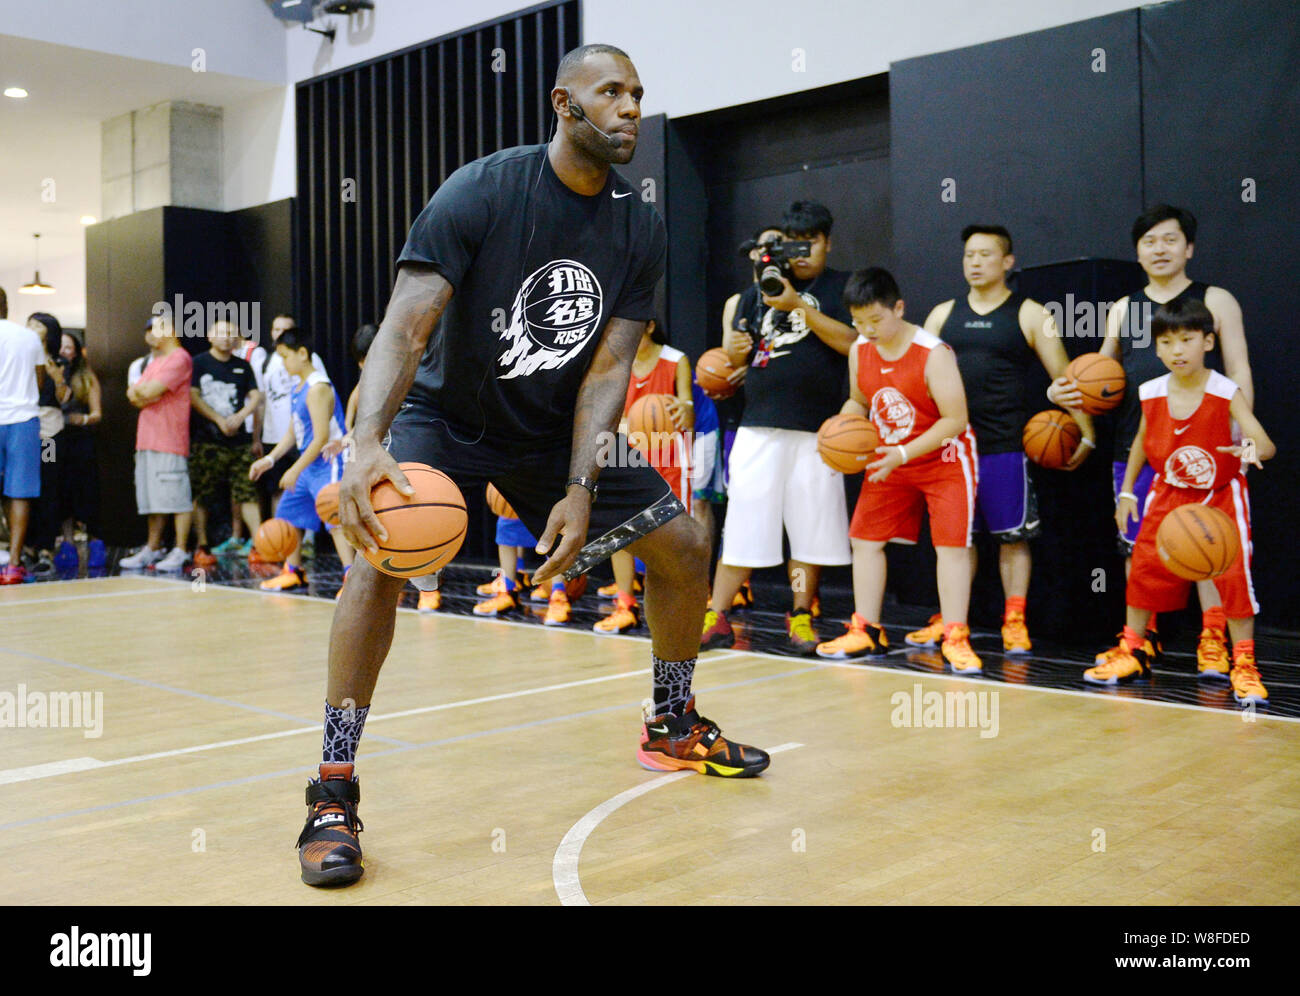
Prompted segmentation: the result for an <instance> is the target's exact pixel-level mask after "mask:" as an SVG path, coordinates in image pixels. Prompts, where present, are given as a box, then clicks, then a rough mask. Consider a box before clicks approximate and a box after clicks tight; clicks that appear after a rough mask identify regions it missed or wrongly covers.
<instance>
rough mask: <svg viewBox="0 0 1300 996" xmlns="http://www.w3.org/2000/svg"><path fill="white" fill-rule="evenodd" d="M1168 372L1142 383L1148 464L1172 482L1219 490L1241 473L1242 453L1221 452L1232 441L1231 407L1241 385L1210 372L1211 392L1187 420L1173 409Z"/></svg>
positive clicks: (1207, 385)
mask: <svg viewBox="0 0 1300 996" xmlns="http://www.w3.org/2000/svg"><path fill="white" fill-rule="evenodd" d="M1172 376H1173V375H1172V374H1165V375H1164V376H1163V377H1157V378H1156V379H1155V380H1149V381H1147V382H1146V383H1145V384H1143V385H1142V386H1141V387H1140V388H1138V396H1139V397H1140V398H1141V399H1142V414H1143V415H1145V416H1146V420H1147V435H1146V445H1145V452H1146V457H1147V463H1149V464H1151V466H1152V467H1154V468H1155V469H1156V473H1157V475H1158V480H1160V481H1162V482H1163V483H1164V484H1166V485H1167V486H1169V487H1174V488H1193V489H1196V490H1199V491H1218V490H1219V489H1220V488H1222V487H1224V486H1226V485H1227V484H1228V483H1229V482H1230V481H1231V480H1232V479H1233V478H1234V477H1236V476H1237V475H1238V474H1240V473H1241V458H1240V457H1235V456H1233V455H1232V454H1231V453H1220V452H1219V451H1218V447H1220V446H1231V445H1232V444H1233V439H1232V415H1231V414H1230V411H1229V406H1230V405H1231V404H1232V398H1233V395H1235V394H1236V393H1237V385H1236V384H1235V383H1233V382H1232V381H1230V380H1229V379H1228V378H1227V377H1225V376H1223V374H1221V373H1218V372H1217V371H1213V370H1212V371H1210V378H1209V380H1207V381H1206V382H1205V396H1204V397H1203V398H1201V403H1200V404H1199V405H1197V406H1196V411H1194V412H1192V414H1191V415H1190V416H1189V417H1188V418H1185V419H1175V418H1174V417H1173V416H1172V415H1171V414H1170V413H1169V378H1170V377H1172Z"/></svg>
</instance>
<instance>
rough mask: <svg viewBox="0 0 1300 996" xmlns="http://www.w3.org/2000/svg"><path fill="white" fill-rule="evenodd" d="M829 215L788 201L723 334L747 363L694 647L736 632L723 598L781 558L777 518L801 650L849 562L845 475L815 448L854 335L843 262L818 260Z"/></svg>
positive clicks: (834, 406)
mask: <svg viewBox="0 0 1300 996" xmlns="http://www.w3.org/2000/svg"><path fill="white" fill-rule="evenodd" d="M831 224H832V218H831V213H830V211H828V210H827V209H826V207H825V206H824V205H822V204H818V203H816V202H815V201H795V202H794V203H793V204H791V205H790V208H789V210H788V211H786V213H785V216H784V218H783V219H782V223H781V227H782V228H783V229H784V231H785V236H786V238H785V241H782V242H779V243H775V244H772V243H767V244H763V245H761V246H759V247H758V248H759V249H760V250H761V251H760V252H759V253H758V260H757V262H756V263H755V264H754V268H755V272H756V275H757V277H758V280H757V282H756V283H755V284H754V285H753V286H752V287H750V288H747V289H746V290H745V291H744V292H742V294H741V298H740V301H739V303H738V304H737V306H736V320H735V327H736V329H737V331H736V332H733V333H732V334H730V335H729V336H728V339H727V341H726V342H724V346H726V347H727V350H728V352H729V353H730V354H731V358H732V361H733V363H735V364H736V365H737V366H740V365H743V364H745V363H748V366H749V370H748V373H747V374H746V375H745V413H744V416H743V417H742V419H741V423H740V429H739V430H738V431H737V433H736V442H735V445H734V446H733V447H732V450H731V480H730V484H729V486H728V504H727V519H726V526H725V528H724V529H723V534H722V556H721V558H720V561H719V564H718V572H717V575H716V576H715V578H714V582H713V596H712V601H711V603H710V605H709V611H708V612H707V613H706V615H705V618H704V632H703V635H702V636H701V639H700V649H702V650H709V649H712V648H715V647H729V646H731V645H732V644H733V643H734V642H735V638H734V635H733V633H732V629H731V623H730V622H728V620H727V616H726V610H727V609H728V608H729V607H730V606H731V604H732V600H733V599H734V598H735V596H736V592H737V591H738V590H739V588H740V586H741V585H742V584H743V583H744V582H745V581H746V580H747V579H748V578H749V575H750V573H751V572H752V571H753V569H754V568H756V567H775V566H777V565H778V564H780V563H781V560H782V556H781V554H782V549H781V531H782V527H783V526H784V529H785V531H786V533H788V534H789V537H790V574H791V582H792V588H793V589H794V607H793V611H791V612H790V613H789V614H788V615H787V616H786V628H787V633H788V636H789V641H790V646H791V649H793V650H795V651H796V652H797V653H800V654H806V655H810V654H812V653H814V652H815V651H816V648H817V641H818V637H817V634H816V632H815V631H814V630H813V627H812V617H811V615H810V611H809V610H810V607H811V604H812V599H813V595H814V593H815V592H816V590H817V582H818V579H819V575H820V571H821V567H822V566H824V565H835V564H847V563H849V562H850V553H849V538H848V537H849V530H848V512H847V509H846V507H845V501H844V485H843V479H842V477H841V476H840V475H839V474H837V473H836V472H835V471H833V470H831V469H830V468H829V467H828V466H826V464H825V463H823V462H822V460H821V457H820V456H819V455H818V453H817V430H818V429H819V428H820V427H821V424H822V422H824V421H825V420H826V419H828V418H830V417H831V416H832V415H834V414H835V413H836V412H838V411H839V410H840V406H841V404H843V402H844V397H845V392H846V384H845V377H846V375H847V374H846V371H847V365H846V364H845V362H844V358H845V357H846V356H847V355H848V352H849V349H850V348H851V347H852V345H853V343H854V341H855V340H856V338H857V334H856V333H855V332H854V331H853V328H852V326H851V324H850V321H851V319H850V317H849V314H848V312H847V311H846V310H845V308H844V303H843V300H842V296H843V292H844V285H845V283H846V281H847V280H848V274H847V273H845V272H842V271H839V270H831V269H828V268H827V266H826V257H827V255H828V254H829V252H830V248H831ZM742 248H745V249H749V248H754V247H751V246H748V245H746V246H745V247H742Z"/></svg>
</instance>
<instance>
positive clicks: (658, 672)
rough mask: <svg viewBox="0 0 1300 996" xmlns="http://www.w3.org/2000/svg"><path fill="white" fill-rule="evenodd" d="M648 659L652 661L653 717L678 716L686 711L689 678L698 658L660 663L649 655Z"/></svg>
mask: <svg viewBox="0 0 1300 996" xmlns="http://www.w3.org/2000/svg"><path fill="white" fill-rule="evenodd" d="M650 659H651V660H652V661H654V700H655V707H654V708H655V715H656V716H662V715H663V714H664V713H666V712H671V713H672V714H673V715H674V716H680V715H681V714H682V713H683V712H685V711H686V703H687V702H689V701H690V699H691V678H692V677H694V675H695V662H696V660H698V658H696V657H692V658H691V659H690V660H688V661H662V660H660V659H659V658H658V657H656V656H655V655H654V654H651V655H650Z"/></svg>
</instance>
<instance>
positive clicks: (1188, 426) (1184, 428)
mask: <svg viewBox="0 0 1300 996" xmlns="http://www.w3.org/2000/svg"><path fill="white" fill-rule="evenodd" d="M1190 428H1191V426H1190V425H1185V426H1183V427H1182V428H1181V429H1175V430H1174V435H1175V436H1181V435H1182V434H1183V433H1184V432H1186V431H1187V430H1188V429H1190Z"/></svg>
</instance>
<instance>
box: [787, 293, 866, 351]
mask: <svg viewBox="0 0 1300 996" xmlns="http://www.w3.org/2000/svg"><path fill="white" fill-rule="evenodd" d="M796 310H798V311H802V312H803V320H804V324H805V325H807V326H808V328H809V330H811V331H812V333H813V334H814V335H815V336H817V338H818V339H820V340H821V341H822V342H824V343H826V345H828V346H830V347H831V349H833V350H835V352H837V353H839V354H840V355H841V356H848V355H849V350H850V349H852V348H853V344H854V343H855V342H856V341H857V338H858V334H857V333H856V332H854V331H853V328H852V326H849V325H845V324H844V323H843V322H838V321H836V320H835V319H834V318H832V317H831V316H830V315H827V314H825V313H823V312H820V311H818V310H817V309H816V308H810V307H808V306H807V305H804V306H803V307H802V308H798V309H796Z"/></svg>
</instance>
